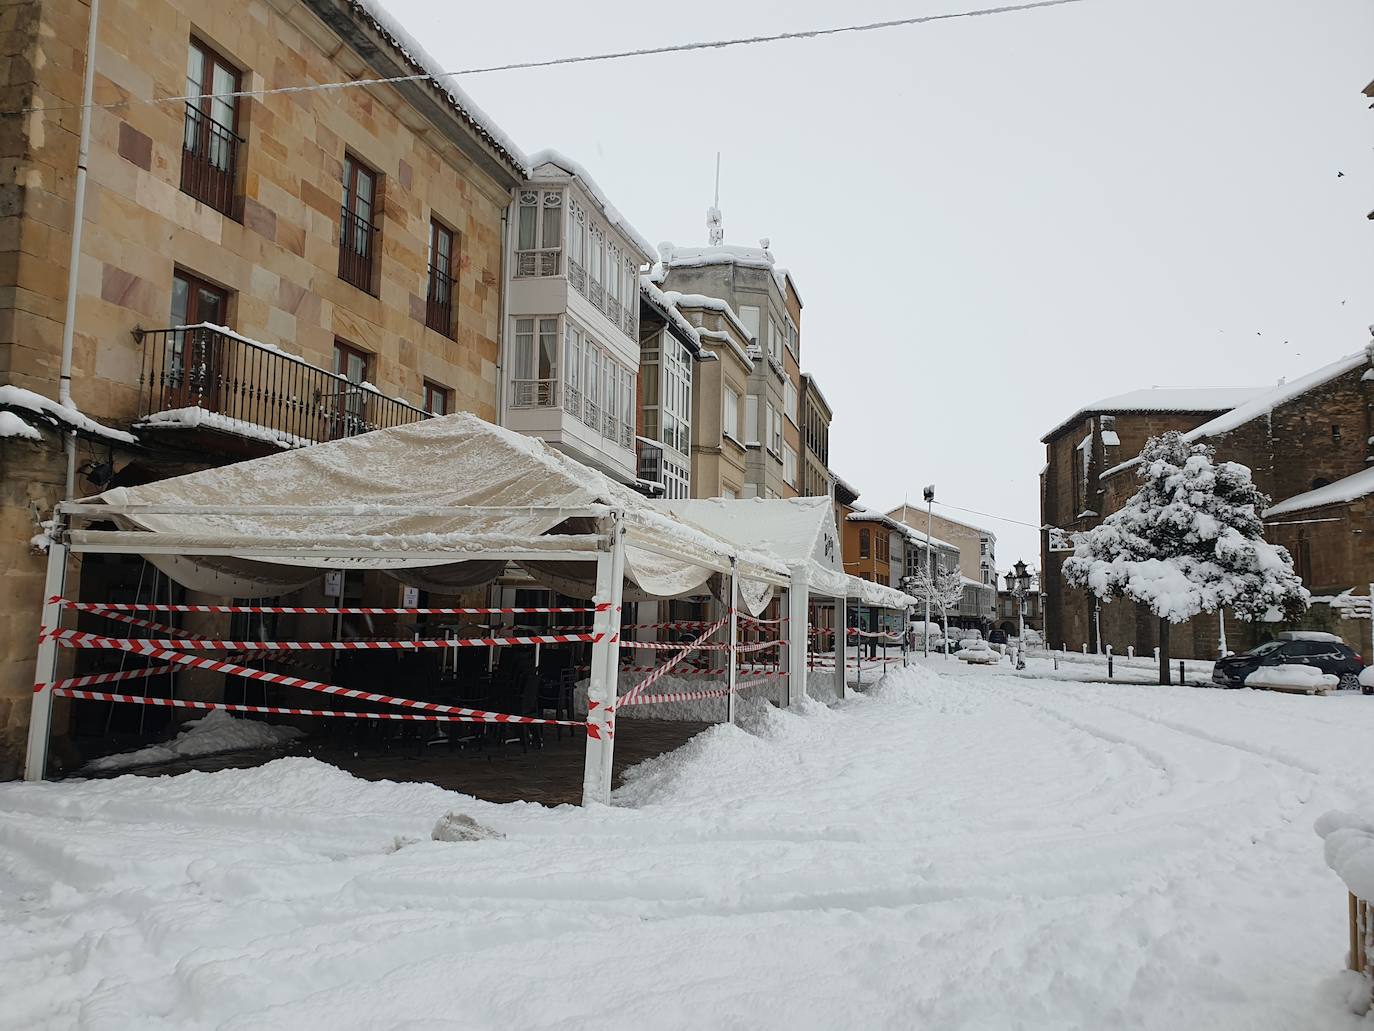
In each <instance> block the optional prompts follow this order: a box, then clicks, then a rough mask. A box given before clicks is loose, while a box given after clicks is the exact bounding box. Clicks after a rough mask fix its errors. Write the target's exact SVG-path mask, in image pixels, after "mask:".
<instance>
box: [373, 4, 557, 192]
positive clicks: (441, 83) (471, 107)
mask: <svg viewBox="0 0 1374 1031" xmlns="http://www.w3.org/2000/svg"><path fill="white" fill-rule="evenodd" d="M348 2H349V4H350V5H351V6H352V7H353V8H354V9H355V10H357V11H358V12H360V13H361V14H362V15H363V16H364V17H366V18H367V19H368V20H369V21H371V22H372V24H373V26H374V27H375V28H376V29H377V31H378V32H380V33H381V34H382V36H383V37H384V38H385V39H386V40H387V42H388V43H390V44H391V45H392V47H393V48H394V49H395V50H396V52H397V53H398V54H399V55H400V56H401V57H402V58H403V59H404V60H405V62H406V63H407V64H409V65H410V66H411V67H412V68H414V69H415V70H416V71H417V72H424V73H426V74H427V75H429V76H430V77H431V78H430V82H431V84H432V85H433V86H434V88H435V89H436V90H438V91H439V92H440V93H442V94H443V95H444V98H445V99H446V100H447V101H448V103H449V105H450V106H451V107H453V109H454V110H455V111H457V112H458V114H459V116H460V117H462V119H463V120H464V121H465V122H467V123H468V125H470V126H472V128H473V129H474V130H475V131H476V132H477V134H478V135H479V136H480V137H482V138H483V139H485V140H486V141H487V142H488V143H489V144H491V146H492V148H493V149H494V150H495V151H496V152H497V153H498V154H500V155H501V157H502V158H504V159H505V161H506V163H507V164H509V165H510V166H511V168H513V169H514V170H515V171H516V172H518V173H519V174H520V175H528V174H529V169H530V162H529V158H527V157H526V156H525V153H524V151H522V150H521V149H520V148H519V147H518V146H516V144H515V141H514V140H512V139H511V138H510V137H509V136H507V135H506V134H505V132H504V131H503V130H502V129H501V127H500V126H499V125H497V124H496V121H495V119H493V118H492V117H491V116H490V115H488V114H487V113H486V112H485V111H483V110H482V109H481V108H480V107H478V106H477V105H476V104H475V103H474V102H473V100H472V98H471V97H469V96H468V95H467V93H465V92H464V91H463V89H462V88H461V87H460V86H458V84H457V83H456V82H454V78H453V76H451V75H447V74H446V72H447V71H448V69H446V68H444V66H443V65H442V64H441V63H440V62H439V61H437V60H435V58H433V57H432V56H430V54H429V53H428V52H427V51H426V50H425V48H424V47H422V46H421V45H420V43H419V41H418V40H416V39H415V37H414V36H412V35H411V34H410V33H409V32H407V31H406V29H405V27H404V26H402V25H401V23H400V21H399V20H398V19H397V18H396V17H395V15H393V14H392V13H391V12H390V11H388V10H387V9H386V7H385V5H384V4H383V3H382V2H381V0H348Z"/></svg>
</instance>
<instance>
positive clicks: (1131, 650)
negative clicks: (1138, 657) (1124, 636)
mask: <svg viewBox="0 0 1374 1031" xmlns="http://www.w3.org/2000/svg"><path fill="white" fill-rule="evenodd" d="M1126 658H1128V659H1134V658H1135V645H1133V644H1128V645H1127V646H1126Z"/></svg>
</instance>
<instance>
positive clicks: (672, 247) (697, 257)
mask: <svg viewBox="0 0 1374 1031" xmlns="http://www.w3.org/2000/svg"><path fill="white" fill-rule="evenodd" d="M658 252H659V255H660V256H661V262H662V267H663V268H664V269H668V268H703V267H705V266H707V265H742V266H744V267H745V268H761V269H767V270H768V271H770V272H772V273H773V282H774V283H776V284H777V287H778V292H779V293H781V294H782V295H783V296H784V297H786V296H787V286H788V284H789V283H790V284H791V285H792V293H794V294H795V295H796V297H797V303H798V304H802V303H803V301H802V296H801V291H800V290H798V289H797V281H796V280H795V279H793V278H792V273H791V272H790V271H789V270H788V269H785V268H781V267H779V266H778V265H777V264H776V263H775V260H774V258H773V252H772V251H770V250H768V249H767V248H764V247H741V246H739V245H738V244H732V243H722V244H716V245H715V246H713V247H679V246H678V245H677V244H674V243H671V242H669V243H663V244H659V248H658ZM665 275H666V272H664V271H660V272H659V273H658V277H659V279H660V281H661V280H662V279H663V277H664V276H665Z"/></svg>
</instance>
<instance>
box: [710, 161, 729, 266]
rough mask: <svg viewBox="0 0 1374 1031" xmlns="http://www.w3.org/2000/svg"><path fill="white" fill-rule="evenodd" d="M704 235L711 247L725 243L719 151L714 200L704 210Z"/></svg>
mask: <svg viewBox="0 0 1374 1031" xmlns="http://www.w3.org/2000/svg"><path fill="white" fill-rule="evenodd" d="M706 234H707V236H706V238H707V240H708V241H710V244H711V246H712V247H719V246H720V245H721V244H723V243H724V242H725V226H724V225H722V224H721V220H720V151H716V198H715V200H713V201H712V202H711V206H710V207H709V208H707V209H706Z"/></svg>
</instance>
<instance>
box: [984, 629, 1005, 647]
mask: <svg viewBox="0 0 1374 1031" xmlns="http://www.w3.org/2000/svg"><path fill="white" fill-rule="evenodd" d="M1007 643H1008V642H1007V632H1006V631H1005V630H989V631H988V644H1007Z"/></svg>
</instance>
